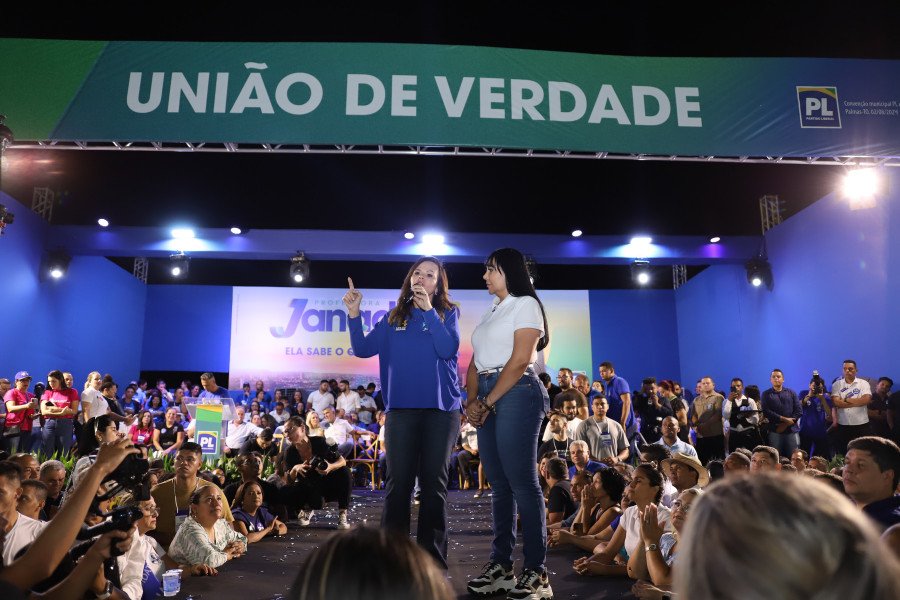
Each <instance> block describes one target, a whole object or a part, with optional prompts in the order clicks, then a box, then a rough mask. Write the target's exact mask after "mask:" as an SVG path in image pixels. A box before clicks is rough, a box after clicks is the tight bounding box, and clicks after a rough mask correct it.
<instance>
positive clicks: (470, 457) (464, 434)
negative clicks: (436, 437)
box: [456, 420, 481, 491]
mask: <svg viewBox="0 0 900 600" xmlns="http://www.w3.org/2000/svg"><path fill="white" fill-rule="evenodd" d="M459 439H460V446H461V450H460V451H459V453H457V455H456V461H457V463H458V464H459V473H460V476H461V478H462V482H463V487H462V489H464V490H467V489H469V488H470V487H472V486H473V485H474V484H475V482H476V481H477V483H478V490H479V491H480V490H481V485H480V484H481V481H480V480H479V479H478V474H477V468H476V473H475V475H474V477H475V478H474V479H473V474H472V469H471V465H472V464H473V462H474V460H475V459H477V458H478V430H477V429H475V427H473V426H472V425H471V424H470V423H469V421H468V420H466V421H463V423H462V425H461V426H460V428H459ZM478 464H479V466H480V465H481V463H478Z"/></svg>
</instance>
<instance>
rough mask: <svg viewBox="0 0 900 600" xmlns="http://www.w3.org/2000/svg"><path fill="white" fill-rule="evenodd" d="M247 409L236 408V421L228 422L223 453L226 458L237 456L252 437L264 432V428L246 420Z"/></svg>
mask: <svg viewBox="0 0 900 600" xmlns="http://www.w3.org/2000/svg"><path fill="white" fill-rule="evenodd" d="M246 414H247V409H246V408H244V407H243V406H240V405H238V406H235V407H234V420H232V421H228V424H227V426H226V428H225V431H226V433H225V447H224V449H223V452H224V453H225V456H236V455H237V453H238V450H240V449H241V445H242V444H243V443H244V442H246V441H247V440H248V439H249V438H250V436H254V435H256V434H258V433H259V432H260V431H262V427H258V426H256V425H254V424H253V423H248V422H247V421H245V420H244V417H245V416H246Z"/></svg>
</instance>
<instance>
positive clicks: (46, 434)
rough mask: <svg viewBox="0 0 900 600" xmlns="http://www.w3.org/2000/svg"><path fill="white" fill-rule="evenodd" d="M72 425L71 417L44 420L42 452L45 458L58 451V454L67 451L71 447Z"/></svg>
mask: <svg viewBox="0 0 900 600" xmlns="http://www.w3.org/2000/svg"><path fill="white" fill-rule="evenodd" d="M73 431H74V425H73V421H72V419H47V420H46V421H45V422H44V431H43V432H42V434H41V435H42V437H43V445H44V454H45V455H47V458H50V457H51V456H53V453H54V452H56V451H59V453H60V455H62V454H63V453H65V452H68V451H69V449H70V448H71V447H72V432H73Z"/></svg>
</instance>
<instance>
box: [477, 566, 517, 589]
mask: <svg viewBox="0 0 900 600" xmlns="http://www.w3.org/2000/svg"><path fill="white" fill-rule="evenodd" d="M515 585H516V579H515V576H513V571H512V567H511V566H510V568H509V569H507V568H506V567H504V566H503V565H501V564H500V563H495V562H489V563H488V564H486V565H484V568H483V569H482V570H481V575H479V576H478V577H476V578H474V579H472V580H470V581H469V583H468V585H467V586H466V589H467V590H468V591H469V593H470V594H472V595H474V596H482V597H486V596H495V595H497V594H502V593H505V592H509V591H511V590H512V589H513V588H514V587H515Z"/></svg>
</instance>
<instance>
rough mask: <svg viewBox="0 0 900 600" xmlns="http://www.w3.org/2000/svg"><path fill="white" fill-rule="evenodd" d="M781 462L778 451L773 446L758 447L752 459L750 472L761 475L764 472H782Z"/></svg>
mask: <svg viewBox="0 0 900 600" xmlns="http://www.w3.org/2000/svg"><path fill="white" fill-rule="evenodd" d="M780 470H781V461H780V459H779V458H778V450H776V449H775V448H773V447H772V446H757V447H756V448H754V449H753V455H752V456H751V457H750V472H751V473H761V472H763V471H780Z"/></svg>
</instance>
